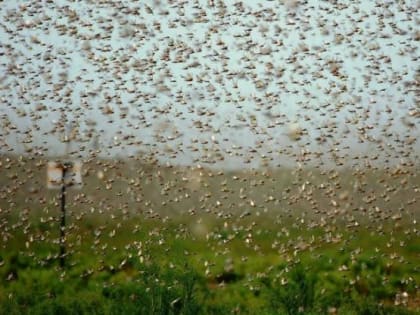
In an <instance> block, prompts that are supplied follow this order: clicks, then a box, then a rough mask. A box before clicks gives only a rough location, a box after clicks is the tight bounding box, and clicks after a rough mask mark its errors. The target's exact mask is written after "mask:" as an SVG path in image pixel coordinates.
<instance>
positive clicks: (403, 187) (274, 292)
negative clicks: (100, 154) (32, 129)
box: [0, 157, 420, 315]
mask: <svg viewBox="0 0 420 315" xmlns="http://www.w3.org/2000/svg"><path fill="white" fill-rule="evenodd" d="M0 161H1V162H2V171H4V173H2V176H0V315H1V314H60V315H61V314H262V315H269V314H270V315H274V314H319V315H320V314H329V313H330V314H344V315H350V314H352V315H359V314H367V315H370V314H383V315H385V314H410V315H412V314H419V311H418V309H419V308H420V294H419V281H420V267H419V266H420V256H419V250H420V247H419V246H420V243H419V241H418V240H419V230H418V226H417V223H416V220H417V221H418V220H419V212H418V202H416V199H415V198H417V196H416V195H415V193H416V191H418V187H419V180H418V169H415V168H414V169H411V170H410V171H409V172H405V171H404V172H402V171H401V170H398V169H396V170H393V169H389V170H385V169H384V170H367V171H358V172H355V171H351V170H342V171H340V172H336V171H325V172H322V171H319V170H266V171H264V172H262V171H242V172H224V173H219V172H217V171H210V170H206V169H194V170H187V169H181V168H166V167H162V166H154V165H145V164H140V165H138V164H130V163H131V162H127V161H126V162H121V161H91V162H89V163H86V167H85V168H84V171H85V173H84V175H83V176H84V180H85V184H86V185H85V187H84V188H83V189H82V190H80V191H73V190H71V191H70V190H69V193H68V196H67V200H68V207H67V210H68V213H67V214H68V216H67V218H68V220H67V222H68V225H67V230H66V236H67V239H66V247H67V254H68V255H67V257H66V267H65V268H64V269H61V268H60V267H59V259H58V252H59V248H58V244H59V221H58V218H59V203H58V202H57V200H58V199H57V191H47V190H45V187H44V186H45V185H44V182H45V161H31V160H24V159H21V160H18V159H17V158H12V157H2V158H1V160H0ZM133 163H135V162H133ZM0 166H1V165H0ZM98 170H101V171H103V172H104V179H102V180H99V179H98V177H97V176H96V173H97V171H98ZM200 173H202V174H200ZM3 174H4V176H3ZM184 176H185V177H187V178H188V180H187V181H184V180H183V179H182V178H183V177H184ZM356 181H358V183H359V184H360V187H361V188H360V189H359V190H357V191H355V189H354V184H355V182H356ZM191 183H192V184H191ZM302 183H305V185H306V186H305V189H303V188H302ZM34 187H36V188H37V189H36V190H33V188H34ZM38 188H39V189H38ZM340 196H344V197H342V198H341V197H340ZM372 196H374V197H376V199H374V200H373V199H372ZM340 198H341V199H340ZM372 200H373V201H372ZM251 201H252V203H251ZM394 213H398V214H400V215H401V217H398V218H397V219H393V215H394ZM356 222H357V224H356Z"/></svg>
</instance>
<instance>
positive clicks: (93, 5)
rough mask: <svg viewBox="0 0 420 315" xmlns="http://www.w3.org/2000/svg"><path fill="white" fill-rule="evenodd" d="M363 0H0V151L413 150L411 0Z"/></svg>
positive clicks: (167, 155)
mask: <svg viewBox="0 0 420 315" xmlns="http://www.w3.org/2000/svg"><path fill="white" fill-rule="evenodd" d="M213 2H214V3H213ZM376 3H377V4H376ZM376 3H375V1H255V0H252V1H251V0H250V1H241V2H240V1H53V3H46V2H44V1H3V2H2V5H1V7H0V25H1V28H0V53H1V54H0V100H1V105H0V115H1V118H0V128H1V129H0V130H1V132H0V146H1V152H10V151H12V152H17V153H22V152H24V151H27V152H29V151H31V150H32V153H34V152H37V151H42V152H44V153H45V154H48V155H57V154H62V153H64V152H65V150H66V149H65V144H64V143H62V142H61V140H62V139H63V137H64V136H65V133H66V130H67V131H69V130H70V129H71V130H72V131H73V134H72V136H73V138H74V139H73V140H72V142H71V145H70V151H76V152H77V154H79V153H80V154H82V155H84V156H85V155H87V154H88V151H89V149H92V148H96V149H99V150H100V151H101V155H102V156H109V155H110V156H114V155H120V156H125V155H128V154H133V153H135V152H137V151H139V150H140V151H142V152H148V153H153V154H155V156H156V157H157V158H159V159H160V160H162V161H170V162H172V163H180V164H190V163H201V164H215V165H217V166H225V167H237V166H243V165H251V166H258V165H260V164H261V163H263V161H264V160H266V161H269V163H270V164H272V165H278V164H281V165H284V164H288V165H290V164H295V163H296V162H297V161H298V162H300V163H302V162H303V163H305V159H307V160H308V161H307V162H309V160H311V161H312V163H320V162H321V161H322V162H324V163H327V162H328V161H329V160H336V161H337V160H338V161H339V163H338V164H340V163H341V162H342V163H345V164H346V163H353V157H354V156H356V155H367V156H368V157H373V158H375V157H376V156H378V160H384V159H391V160H393V161H398V160H400V159H401V158H404V159H409V160H413V161H415V160H416V159H418V156H419V152H420V149H419V141H417V140H416V139H417V138H418V137H419V136H420V134H419V129H418V125H419V124H418V121H419V117H420V114H419V106H418V102H417V101H416V92H417V91H416V85H415V81H416V80H417V82H418V78H419V74H418V63H417V62H416V61H417V59H418V48H419V45H418V43H419V37H420V35H419V31H418V29H419V28H418V23H419V20H418V17H417V18H416V15H415V13H416V11H418V7H417V6H418V4H417V1H376ZM84 148H85V149H84ZM406 152H408V153H406ZM405 153H406V154H405ZM404 155H406V156H404Z"/></svg>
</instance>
